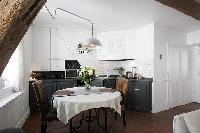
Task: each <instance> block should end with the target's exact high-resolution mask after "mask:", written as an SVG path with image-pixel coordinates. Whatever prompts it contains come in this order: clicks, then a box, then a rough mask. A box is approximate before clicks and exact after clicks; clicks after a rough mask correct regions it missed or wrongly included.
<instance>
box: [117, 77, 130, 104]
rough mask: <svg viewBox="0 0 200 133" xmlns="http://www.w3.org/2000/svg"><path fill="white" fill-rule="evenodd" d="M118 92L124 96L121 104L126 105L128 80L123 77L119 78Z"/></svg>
mask: <svg viewBox="0 0 200 133" xmlns="http://www.w3.org/2000/svg"><path fill="white" fill-rule="evenodd" d="M116 90H117V91H119V92H120V93H121V95H122V102H121V104H126V96H127V94H128V79H126V78H121V77H120V78H117V84H116Z"/></svg>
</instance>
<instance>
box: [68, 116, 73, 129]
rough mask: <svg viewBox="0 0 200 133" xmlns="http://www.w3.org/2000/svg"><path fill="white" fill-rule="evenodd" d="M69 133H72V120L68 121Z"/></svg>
mask: <svg viewBox="0 0 200 133" xmlns="http://www.w3.org/2000/svg"><path fill="white" fill-rule="evenodd" d="M69 132H70V133H73V125H72V118H71V119H70V120H69Z"/></svg>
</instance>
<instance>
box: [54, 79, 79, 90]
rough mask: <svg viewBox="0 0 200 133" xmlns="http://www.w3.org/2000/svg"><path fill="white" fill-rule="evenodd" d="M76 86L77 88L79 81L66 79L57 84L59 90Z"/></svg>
mask: <svg viewBox="0 0 200 133" xmlns="http://www.w3.org/2000/svg"><path fill="white" fill-rule="evenodd" d="M75 86H77V80H74V79H64V80H60V81H59V82H57V90H62V89H65V88H72V87H75Z"/></svg>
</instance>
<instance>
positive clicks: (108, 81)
mask: <svg viewBox="0 0 200 133" xmlns="http://www.w3.org/2000/svg"><path fill="white" fill-rule="evenodd" d="M93 85H94V86H96V87H106V88H112V89H116V78H97V79H95V80H94V81H93Z"/></svg>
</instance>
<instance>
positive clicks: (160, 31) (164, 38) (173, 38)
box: [152, 24, 193, 112]
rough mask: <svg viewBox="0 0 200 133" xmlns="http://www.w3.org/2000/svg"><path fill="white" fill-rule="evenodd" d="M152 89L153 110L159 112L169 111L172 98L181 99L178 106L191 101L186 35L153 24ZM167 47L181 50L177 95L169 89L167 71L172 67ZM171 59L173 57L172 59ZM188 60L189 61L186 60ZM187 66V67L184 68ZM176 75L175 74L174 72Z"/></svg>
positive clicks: (190, 78) (189, 52)
mask: <svg viewBox="0 0 200 133" xmlns="http://www.w3.org/2000/svg"><path fill="white" fill-rule="evenodd" d="M154 39H155V43H154V84H153V85H154V87H153V99H152V100H153V110H152V112H159V111H162V110H166V109H169V108H171V107H173V106H174V103H173V97H174V95H177V96H176V97H177V98H180V99H181V103H180V104H184V103H189V102H192V100H193V98H192V97H193V78H192V72H193V65H192V64H191V60H189V59H191V58H192V56H191V51H190V49H189V48H188V47H186V46H185V45H186V33H185V32H183V31H181V30H177V29H173V28H170V27H165V26H161V25H159V24H155V35H154ZM169 46H175V47H177V48H180V49H181V59H182V68H181V79H182V80H181V81H180V82H178V83H177V84H178V85H177V86H178V87H177V88H175V89H177V92H176V93H177V94H174V92H175V91H174V90H172V89H171V88H172V87H171V85H172V84H171V83H172V81H171V79H170V78H169V71H170V70H169V69H170V68H173V66H168V61H169V58H168V57H169V55H168V52H169V51H168V48H169ZM160 55H162V57H163V58H162V59H160ZM172 58H173V57H172ZM188 58H189V59H188ZM185 65H187V67H184V66H185ZM175 73H176V72H175Z"/></svg>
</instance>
